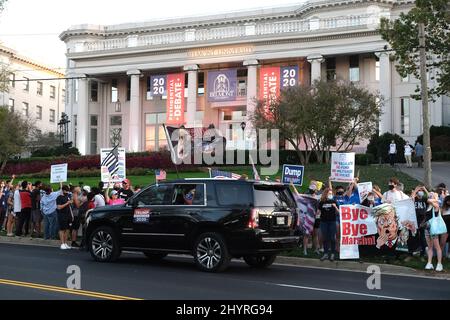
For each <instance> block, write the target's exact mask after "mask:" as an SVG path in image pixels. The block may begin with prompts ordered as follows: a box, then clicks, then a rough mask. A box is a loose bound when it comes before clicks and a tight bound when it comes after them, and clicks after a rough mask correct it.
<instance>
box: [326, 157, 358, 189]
mask: <svg viewBox="0 0 450 320" xmlns="http://www.w3.org/2000/svg"><path fill="white" fill-rule="evenodd" d="M354 178H355V154H354V153H333V154H332V156H331V181H336V182H348V183H350V182H353V180H354Z"/></svg>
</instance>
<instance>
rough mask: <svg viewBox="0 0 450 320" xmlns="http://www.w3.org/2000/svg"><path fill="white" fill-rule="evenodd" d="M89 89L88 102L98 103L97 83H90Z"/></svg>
mask: <svg viewBox="0 0 450 320" xmlns="http://www.w3.org/2000/svg"><path fill="white" fill-rule="evenodd" d="M90 83H91V86H90V87H91V88H90V95H91V98H90V101H91V102H97V101H98V82H97V81H91V82H90Z"/></svg>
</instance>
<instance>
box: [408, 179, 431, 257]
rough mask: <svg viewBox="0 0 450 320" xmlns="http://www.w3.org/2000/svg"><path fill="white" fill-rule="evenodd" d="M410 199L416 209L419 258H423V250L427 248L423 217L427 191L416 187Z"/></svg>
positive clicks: (424, 219)
mask: <svg viewBox="0 0 450 320" xmlns="http://www.w3.org/2000/svg"><path fill="white" fill-rule="evenodd" d="M411 198H412V199H413V200H414V206H415V207H416V218H417V226H418V229H417V231H418V238H419V241H420V256H421V257H423V256H425V248H426V247H427V241H426V240H425V223H426V217H425V215H426V212H427V207H428V203H427V201H428V191H427V189H426V188H425V187H424V186H418V187H417V188H416V189H415V190H414V191H413V192H412V194H411Z"/></svg>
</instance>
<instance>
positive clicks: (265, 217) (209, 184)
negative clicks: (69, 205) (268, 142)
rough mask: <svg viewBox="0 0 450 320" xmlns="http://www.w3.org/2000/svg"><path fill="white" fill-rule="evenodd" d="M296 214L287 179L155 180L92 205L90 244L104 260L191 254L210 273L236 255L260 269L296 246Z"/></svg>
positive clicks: (97, 258)
mask: <svg viewBox="0 0 450 320" xmlns="http://www.w3.org/2000/svg"><path fill="white" fill-rule="evenodd" d="M297 219H298V215H297V209H296V203H295V200H294V198H293V196H292V193H291V191H290V189H289V187H288V186H285V185H282V184H278V183H269V182H259V181H246V180H216V179H187V180H178V181H171V182H164V183H160V184H157V185H151V186H149V187H147V188H145V189H143V190H142V191H140V192H139V193H137V194H136V195H134V196H133V197H132V198H130V199H129V201H128V202H127V203H126V204H125V205H121V206H113V207H102V208H97V209H95V210H93V211H91V212H90V214H89V216H88V217H87V219H86V223H87V228H86V239H87V246H86V247H87V249H88V250H89V251H90V253H91V255H92V257H93V258H94V259H95V260H96V261H100V262H109V261H114V260H116V259H117V258H119V256H120V254H121V251H122V250H127V251H141V252H143V253H144V254H145V255H146V256H147V257H148V258H150V259H152V260H156V259H162V258H164V257H165V256H166V255H167V254H169V253H171V254H172V253H175V254H190V255H193V257H194V260H195V263H196V264H197V266H198V267H199V268H200V269H201V270H203V271H208V272H217V271H223V270H225V269H226V268H227V267H228V265H229V262H230V260H231V258H243V259H244V260H245V262H246V263H247V264H248V265H250V266H251V267H257V268H261V267H267V266H270V265H271V264H272V263H273V262H274V261H275V258H276V256H277V254H279V253H280V252H281V251H284V250H289V249H292V248H294V247H295V246H296V244H297V242H298V236H296V235H295V234H294V232H295V229H296V226H297Z"/></svg>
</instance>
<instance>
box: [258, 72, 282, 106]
mask: <svg viewBox="0 0 450 320" xmlns="http://www.w3.org/2000/svg"><path fill="white" fill-rule="evenodd" d="M279 96H280V67H262V68H261V73H260V78H259V99H260V100H264V101H266V105H265V109H266V110H267V108H268V107H269V105H270V103H271V102H273V101H275V100H277V99H278V97H279Z"/></svg>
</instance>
